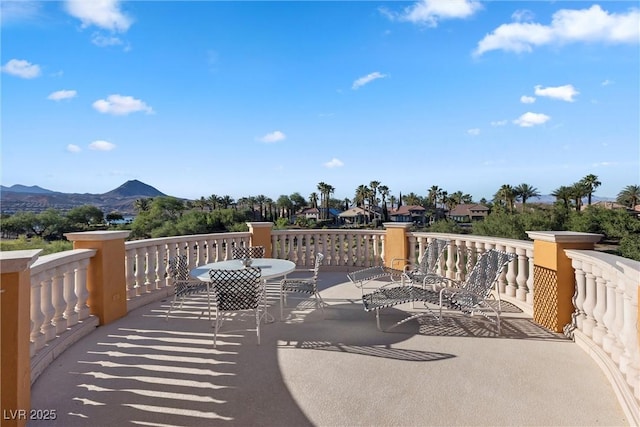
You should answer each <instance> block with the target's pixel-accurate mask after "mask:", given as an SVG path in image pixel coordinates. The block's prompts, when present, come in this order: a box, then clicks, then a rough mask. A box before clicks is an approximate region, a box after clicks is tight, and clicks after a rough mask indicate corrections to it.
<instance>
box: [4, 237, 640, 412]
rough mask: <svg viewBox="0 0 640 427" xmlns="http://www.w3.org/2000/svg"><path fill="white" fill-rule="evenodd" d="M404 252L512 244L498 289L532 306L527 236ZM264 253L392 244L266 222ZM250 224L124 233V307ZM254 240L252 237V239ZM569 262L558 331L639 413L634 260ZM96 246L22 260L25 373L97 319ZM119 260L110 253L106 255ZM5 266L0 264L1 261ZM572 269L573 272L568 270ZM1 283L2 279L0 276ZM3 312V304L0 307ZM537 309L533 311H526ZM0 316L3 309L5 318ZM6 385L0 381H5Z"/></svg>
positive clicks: (461, 255)
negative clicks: (568, 307)
mask: <svg viewBox="0 0 640 427" xmlns="http://www.w3.org/2000/svg"><path fill="white" fill-rule="evenodd" d="M403 238H404V239H406V245H405V246H406V248H408V249H407V252H406V257H407V258H409V259H411V260H418V259H419V258H420V257H421V256H422V254H423V252H424V249H425V248H426V246H427V244H428V243H429V241H430V240H432V239H435V238H444V239H448V240H449V241H450V243H449V247H448V248H447V251H446V253H445V256H444V257H443V259H442V263H441V265H440V266H439V270H440V271H439V272H440V273H441V274H443V275H445V276H447V277H450V278H453V279H460V280H461V279H464V277H465V275H466V273H467V268H468V267H467V266H468V265H470V264H469V263H468V261H469V257H471V261H473V259H474V258H477V257H478V256H479V255H481V254H482V253H483V252H485V251H487V250H489V249H492V248H496V249H500V250H504V251H507V252H513V253H516V254H517V258H516V259H514V260H513V261H512V262H511V264H509V265H508V268H507V269H506V271H505V272H504V273H503V274H502V277H501V278H500V280H499V290H500V293H501V297H502V298H503V299H506V300H508V301H511V302H513V303H515V304H517V305H518V306H520V307H521V308H523V310H524V311H525V312H528V313H529V314H531V315H532V313H533V312H534V311H535V307H536V304H534V299H535V294H534V291H535V289H536V285H535V283H536V279H535V277H534V276H535V275H534V270H535V267H534V265H535V264H536V263H535V261H534V260H535V258H534V255H535V254H534V243H532V242H527V241H519V240H510V239H499V238H490V237H482V236H472V235H456V234H441V233H420V232H414V233H411V232H406V233H405V234H404V237H403ZM268 239H269V240H268V245H269V246H270V248H269V249H270V253H271V256H272V257H274V258H283V259H289V260H292V261H294V262H295V263H296V265H298V266H300V267H306V266H309V265H311V263H312V259H313V255H314V253H316V252H323V253H324V254H325V255H326V264H325V267H324V268H326V269H328V270H333V271H349V270H352V269H356V268H363V267H369V266H374V265H380V264H383V263H385V261H388V260H389V259H390V257H391V256H392V254H390V253H388V252H389V251H394V250H396V249H395V248H394V247H391V246H392V245H395V244H397V242H391V237H390V235H389V234H387V231H385V230H382V231H377V230H367V231H365V230H329V229H327V230H273V231H270V233H269V236H268ZM255 243H256V242H255V236H254V235H252V233H251V232H242V233H217V234H206V235H193V236H178V237H168V238H160V239H147V240H140V241H132V242H126V243H124V254H125V256H124V259H123V260H122V262H123V263H124V271H125V276H126V277H125V282H126V299H127V302H126V306H127V309H128V310H132V309H134V308H137V307H139V306H141V305H144V304H147V303H149V302H151V301H155V300H157V299H160V298H164V297H166V296H168V295H170V294H171V293H172V289H171V286H170V284H169V281H168V278H167V272H166V271H167V260H168V259H169V258H170V257H172V256H175V255H177V254H186V255H187V258H188V260H189V264H190V266H191V267H195V266H197V265H201V264H205V263H210V262H215V261H219V260H225V259H229V258H230V256H231V248H232V247H233V246H235V245H249V244H255ZM258 243H260V242H258ZM565 252H566V256H567V257H569V258H570V259H571V265H572V267H573V269H575V295H574V297H573V308H572V310H573V312H574V313H573V316H572V319H571V323H570V324H569V325H568V326H567V327H566V328H565V332H566V333H567V334H570V335H571V336H573V337H574V339H575V340H576V342H578V343H579V344H580V345H581V346H582V348H584V349H585V351H587V352H588V353H590V354H591V355H592V357H593V358H594V359H595V360H596V361H597V362H598V363H599V364H600V366H601V367H602V369H603V370H604V371H605V372H606V373H607V375H608V376H609V378H610V379H611V382H612V385H613V387H614V389H615V390H616V393H617V394H618V397H619V399H620V401H621V403H622V405H623V408H625V411H626V412H627V414H628V415H629V417H630V419H631V420H634V421H635V422H636V423H639V422H640V416H638V413H640V411H638V408H639V407H640V405H639V403H640V366H639V365H640V362H639V361H640V351H639V339H638V286H639V278H640V262H636V261H631V260H628V259H624V258H620V257H616V256H612V255H608V254H604V253H601V252H595V251H590V250H573V249H571V250H566V251H565ZM95 255H96V250H94V249H74V250H72V251H66V252H62V253H57V254H53V255H46V256H42V257H39V258H37V260H36V261H35V262H34V263H33V265H31V266H30V267H29V270H30V280H31V297H30V318H31V328H30V357H31V383H33V382H34V381H35V380H36V379H37V378H38V376H39V375H40V373H42V371H43V370H44V369H45V368H46V366H47V365H48V364H50V363H51V362H52V361H53V360H54V359H55V358H56V357H57V356H58V355H59V354H60V353H61V352H62V351H64V350H65V349H66V348H67V347H68V346H69V345H70V344H71V343H73V342H75V341H76V340H78V339H79V338H80V337H82V336H84V335H86V334H88V333H90V332H91V331H92V330H93V329H94V328H95V327H97V325H98V323H99V322H98V319H97V317H96V316H95V315H92V314H89V313H90V311H91V310H92V307H91V301H90V298H89V290H88V287H87V284H88V280H89V279H88V275H87V271H88V267H89V265H90V263H91V262H92V258H93V257H94V256H95ZM113 262H117V261H113ZM3 267H4V265H3ZM571 274H574V273H571ZM3 289H4V286H3ZM3 315H4V314H3ZM534 319H535V316H534ZM3 321H4V319H3ZM3 392H4V390H3Z"/></svg>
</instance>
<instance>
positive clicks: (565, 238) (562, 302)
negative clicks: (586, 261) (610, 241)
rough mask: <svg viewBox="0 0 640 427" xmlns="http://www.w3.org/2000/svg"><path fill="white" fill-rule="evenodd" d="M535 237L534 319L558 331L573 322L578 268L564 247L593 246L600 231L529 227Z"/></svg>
mask: <svg viewBox="0 0 640 427" xmlns="http://www.w3.org/2000/svg"><path fill="white" fill-rule="evenodd" d="M527 234H528V235H529V237H530V238H531V239H533V287H534V293H533V320H534V322H536V323H538V324H540V325H542V326H544V327H546V328H549V329H551V330H553V331H555V332H562V330H563V328H564V326H565V325H566V324H568V323H571V313H573V311H574V307H573V301H572V300H573V294H574V293H575V271H574V269H573V266H572V265H571V259H569V257H567V255H566V254H565V253H564V250H565V249H583V250H593V248H594V245H595V243H596V242H598V241H600V239H601V238H602V235H601V234H592V233H577V232H573V231H527Z"/></svg>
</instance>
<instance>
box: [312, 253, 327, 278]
mask: <svg viewBox="0 0 640 427" xmlns="http://www.w3.org/2000/svg"><path fill="white" fill-rule="evenodd" d="M323 260H324V255H323V254H322V253H321V252H318V253H317V254H316V260H315V263H314V265H313V280H314V281H315V280H318V273H319V272H320V266H321V265H322V261H323Z"/></svg>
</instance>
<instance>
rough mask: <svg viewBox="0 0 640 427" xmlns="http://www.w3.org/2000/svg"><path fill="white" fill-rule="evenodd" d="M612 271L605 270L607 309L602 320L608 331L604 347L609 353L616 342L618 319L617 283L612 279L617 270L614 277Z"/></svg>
mask: <svg viewBox="0 0 640 427" xmlns="http://www.w3.org/2000/svg"><path fill="white" fill-rule="evenodd" d="M611 273H612V271H611V269H609V271H606V272H605V287H606V304H605V307H606V310H605V313H604V316H603V318H602V322H603V323H604V326H605V329H606V332H607V333H606V335H605V336H604V337H603V338H602V348H603V349H604V351H606V352H607V353H609V354H611V351H612V349H613V346H614V345H615V342H616V336H615V334H614V333H613V328H614V323H615V319H616V285H615V283H614V282H613V280H612V279H614V278H615V272H613V274H614V277H612V274H611Z"/></svg>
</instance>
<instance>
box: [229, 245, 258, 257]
mask: <svg viewBox="0 0 640 427" xmlns="http://www.w3.org/2000/svg"><path fill="white" fill-rule="evenodd" d="M231 257H232V258H233V259H245V258H264V246H234V247H233V248H232V249H231Z"/></svg>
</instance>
